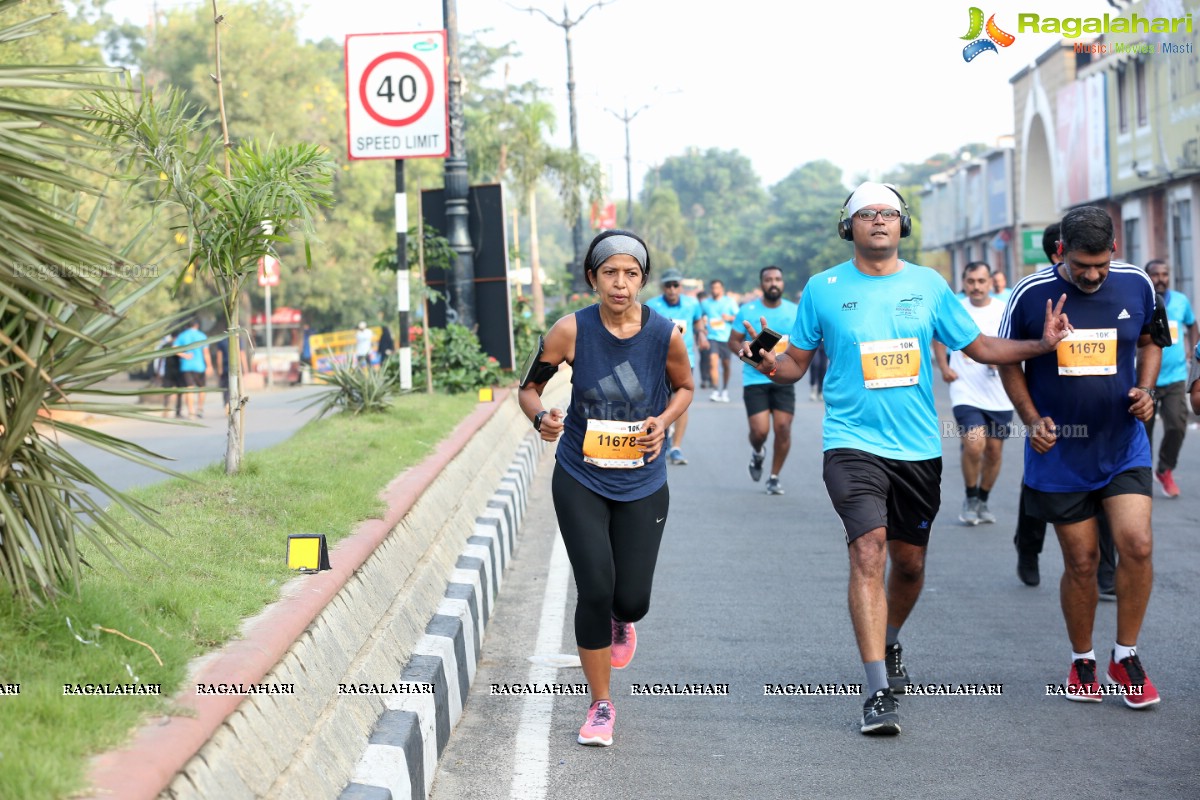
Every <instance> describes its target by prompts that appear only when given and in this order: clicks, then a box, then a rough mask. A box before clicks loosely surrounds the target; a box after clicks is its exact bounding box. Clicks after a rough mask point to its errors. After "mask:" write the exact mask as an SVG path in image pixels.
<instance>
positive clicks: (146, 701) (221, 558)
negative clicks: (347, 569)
mask: <svg viewBox="0 0 1200 800" xmlns="http://www.w3.org/2000/svg"><path fill="white" fill-rule="evenodd" d="M475 405H476V400H475V398H474V397H472V396H470V395H458V396H444V395H434V396H432V397H431V396H429V395H425V394H410V395H405V396H402V397H400V398H397V399H396V401H395V404H394V406H393V407H392V408H391V409H390V410H389V411H388V412H386V413H383V414H373V415H363V416H359V417H349V416H342V415H335V416H333V417H329V418H326V419H323V420H319V421H316V422H312V423H309V424H308V425H306V426H305V427H304V428H302V429H300V430H299V431H298V432H297V433H296V434H295V435H294V436H292V437H291V438H290V439H288V440H287V441H286V442H283V443H281V444H279V445H276V446H275V447H271V448H268V449H265V450H260V451H255V452H251V453H247V454H246V456H245V460H244V461H243V462H242V471H241V473H240V474H238V475H236V476H233V477H227V476H225V475H224V472H223V469H222V468H221V467H220V466H219V465H214V466H212V467H210V468H208V469H205V470H201V471H199V472H197V473H193V477H195V478H197V479H198V481H199V483H198V484H192V483H188V482H186V481H180V480H169V481H166V482H163V483H160V484H156V485H154V486H151V487H146V488H142V489H136V490H133V491H131V492H130V494H132V495H134V496H136V497H138V498H139V499H141V500H142V501H143V502H145V503H147V504H149V505H150V506H152V507H154V508H157V509H160V510H161V522H162V524H163V526H164V527H165V528H166V529H167V530H168V531H169V532H170V533H171V535H170V536H169V537H166V536H163V535H162V534H161V533H158V532H155V531H154V530H152V529H150V528H149V527H148V526H144V525H140V524H138V523H137V522H136V521H135V520H131V519H130V518H129V517H128V516H126V515H122V516H121V518H122V520H123V521H125V522H127V523H128V524H129V526H130V527H131V528H132V529H133V531H134V533H135V535H136V536H137V538H138V539H140V540H141V541H143V542H145V543H147V545H148V546H149V547H150V548H151V549H153V551H154V553H155V554H156V555H157V556H158V558H155V557H154V556H152V555H150V554H149V553H146V552H145V551H142V550H138V549H122V550H119V551H117V554H118V558H120V559H121V561H122V562H123V564H124V565H125V567H126V570H127V573H126V572H122V571H121V570H119V569H117V568H116V567H114V566H113V565H112V564H110V563H109V562H108V561H107V559H105V558H104V557H103V556H102V555H100V554H99V553H97V552H96V551H95V550H94V549H93V548H91V547H90V546H86V543H85V546H84V547H83V548H82V552H83V555H84V557H85V558H86V559H87V560H88V562H89V563H90V564H91V568H90V569H85V571H84V581H83V586H82V590H81V595H82V597H81V598H79V599H77V598H74V597H70V598H65V599H62V600H59V601H58V603H57V604H55V605H53V606H48V607H45V608H42V609H37V610H34V611H27V610H25V609H24V608H22V607H20V606H18V605H17V604H16V603H15V602H13V600H12V599H11V598H9V597H0V798H21V799H22V800H58V799H59V798H64V797H68V796H70V795H71V794H72V793H75V792H78V791H79V790H80V789H82V788H85V787H84V781H85V779H86V770H87V767H88V758H89V756H91V755H93V754H95V753H98V752H103V751H104V750H108V749H111V748H113V747H116V746H119V745H121V744H122V743H123V742H124V741H126V739H127V738H128V737H129V736H130V735H131V734H132V733H133V731H135V730H136V729H137V727H138V726H139V725H140V724H142V723H143V722H144V721H145V720H146V718H147V716H148V715H155V714H168V713H170V712H171V710H172V708H171V703H170V698H171V696H173V695H174V694H175V692H176V691H177V690H178V689H179V688H180V685H181V684H182V682H183V680H184V678H185V677H186V671H187V665H188V662H189V661H190V660H191V659H193V658H195V657H196V656H199V655H202V654H203V653H206V652H208V651H210V650H212V649H214V648H216V647H219V646H220V645H222V644H224V643H225V642H226V641H228V640H229V639H230V638H232V637H233V636H235V635H236V634H237V633H238V630H239V626H240V624H241V621H242V620H243V619H244V618H246V617H250V616H253V615H255V614H257V613H258V612H259V611H261V610H262V609H263V607H264V606H266V605H268V604H269V603H271V602H273V601H274V600H276V599H277V598H278V596H279V589H280V586H281V585H282V584H283V583H284V582H286V581H287V580H289V579H290V578H291V577H292V576H293V573H292V572H291V571H290V570H288V569H287V568H286V566H285V564H284V551H285V547H286V541H287V535H288V534H289V533H324V534H325V535H326V536H327V537H328V540H329V542H330V545H331V547H332V545H333V544H334V543H336V542H338V541H339V540H341V539H343V538H345V537H346V536H348V535H349V534H350V533H351V532H352V529H353V528H354V526H355V525H356V524H357V523H358V522H361V521H362V520H364V519H370V518H373V517H378V516H379V514H380V512H381V510H382V508H383V503H382V502H381V501H380V500H379V497H378V495H379V492H380V491H381V490H382V488H383V487H384V486H385V485H386V484H387V483H388V481H390V480H391V479H392V478H393V477H395V476H396V475H398V474H400V473H401V472H403V471H404V470H405V469H407V468H408V467H411V466H413V465H415V464H417V463H419V462H420V461H421V460H423V459H424V458H425V457H426V456H427V455H429V454H430V452H432V450H433V447H434V445H436V444H437V442H439V441H440V440H442V439H443V438H445V437H446V436H447V435H448V434H449V433H450V432H451V431H452V430H453V429H454V427H455V426H457V425H458V424H459V423H460V422H461V421H462V420H463V419H464V418H465V417H466V415H467V414H469V413H470V412H471V410H472V409H473V408H474V407H475ZM160 559H161V560H160ZM164 562H165V563H164ZM102 628H103V629H108V631H105V630H101V629H102ZM110 631H111V632H110ZM156 656H157V658H160V659H161V660H162V665H161V666H160V665H159V663H158V660H157V659H156ZM134 676H136V679H137V680H138V681H140V682H141V683H143V684H161V685H162V696H161V697H154V696H147V695H132V696H121V697H104V696H99V697H97V696H64V685H65V684H85V683H92V684H129V683H133V682H134V680H135V678H134ZM17 683H19V684H20V694H19V695H13V694H11V693H8V694H6V693H5V689H6V687H7V686H9V685H11V684H17ZM9 691H10V692H11V689H10V690H9Z"/></svg>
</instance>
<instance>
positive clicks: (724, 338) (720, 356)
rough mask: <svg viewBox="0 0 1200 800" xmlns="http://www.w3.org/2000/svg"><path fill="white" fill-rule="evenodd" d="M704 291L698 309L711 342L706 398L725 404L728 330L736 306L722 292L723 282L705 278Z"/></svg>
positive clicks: (727, 380) (726, 401)
mask: <svg viewBox="0 0 1200 800" xmlns="http://www.w3.org/2000/svg"><path fill="white" fill-rule="evenodd" d="M708 291H709V296H708V297H706V298H705V299H704V300H701V301H700V310H702V311H703V312H704V317H705V318H706V319H707V320H708V341H709V342H711V343H712V344H713V347H712V348H711V349H710V350H709V357H708V359H709V360H708V364H706V365H705V366H706V367H707V368H708V370H709V380H710V381H711V382H712V386H713V393H712V394H711V395H710V396H709V398H708V399H709V400H711V401H712V402H714V403H728V402H729V347H728V343H729V332H730V330H732V325H733V319H734V317H736V316H737V310H738V306H737V303H736V302H735V301H734V299H733V298H732V297H730V296H729V295H727V294H725V284H724V283H722V282H721V281H719V280H715V279H714V280H711V281H709V282H708ZM718 365H719V366H720V369H719V370H718Z"/></svg>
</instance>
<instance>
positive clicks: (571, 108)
mask: <svg viewBox="0 0 1200 800" xmlns="http://www.w3.org/2000/svg"><path fill="white" fill-rule="evenodd" d="M611 2H613V0H597V2H595V3H592V4H591V5H590V6H588V7H587V8H586V9H584V11H583V13H581V14H580V15H579V16H578V17H576V18H575V19H571V17H570V14H569V13H568V11H567V6H566V3H565V2H564V4H563V17H562V19H561V20H556V19H554V18H553V17H551V16H550V15H549V14H547V13H546V12H545V11H542V10H541V9H540V8H534V7H533V6H530V7H528V8H518V7H517V6H512V7H513V8H515V9H517V10H518V11H528V12H529V13H530V14H533V13H534V12H535V11H536V12H537V13H539V14H541V15H542V16H543V17H545V18H546V19H547V20H548V21H549V22H550V24H552V25H555V26H557V27H559V28H562V29H563V34H564V36H565V38H566V42H567V110H568V112H569V117H570V121H571V155H572V156H573V157H574V158H575V160H576V161H577V162H578V160H579V125H578V123H577V121H576V118H575V61H574V58H573V56H572V54H571V28H574V27H575V26H576V25H578V24H579V23H581V22H583V18H584V17H586V16H587V15H588V14H589V13H590V12H591V10H592V9H593V8H600V7H601V6H606V5H608V4H609V3H611ZM509 5H512V4H511V3H510V4H509ZM574 189H575V200H576V205H578V206H579V214H578V216H577V217H576V218H575V221H574V223H573V224H572V226H571V240H572V244H573V245H574V249H575V264H574V266H575V267H576V268H578V266H579V265H580V264H582V263H583V204H582V203H581V202H580V201H579V187H578V186H575V187H574ZM571 272H572V274H575V275H578V273H579V270H578V269H574V270H572V271H571Z"/></svg>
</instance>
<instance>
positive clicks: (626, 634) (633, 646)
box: [610, 619, 637, 669]
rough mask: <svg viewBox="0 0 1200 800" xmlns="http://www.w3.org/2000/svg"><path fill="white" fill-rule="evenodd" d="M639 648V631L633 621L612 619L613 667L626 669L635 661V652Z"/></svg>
mask: <svg viewBox="0 0 1200 800" xmlns="http://www.w3.org/2000/svg"><path fill="white" fill-rule="evenodd" d="M635 650H637V631H635V630H634V629H633V623H632V622H618V621H617V620H616V619H613V621H612V655H611V656H610V663H611V664H612V668H613V669H625V668H626V667H628V666H629V662H630V661H633V652H634V651H635Z"/></svg>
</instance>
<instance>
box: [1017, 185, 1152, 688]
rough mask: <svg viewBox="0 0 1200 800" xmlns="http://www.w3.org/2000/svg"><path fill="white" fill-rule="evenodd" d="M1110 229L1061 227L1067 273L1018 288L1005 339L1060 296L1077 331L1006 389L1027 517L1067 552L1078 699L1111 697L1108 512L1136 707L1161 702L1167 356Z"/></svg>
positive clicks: (1078, 223)
mask: <svg viewBox="0 0 1200 800" xmlns="http://www.w3.org/2000/svg"><path fill="white" fill-rule="evenodd" d="M1114 241H1115V240H1114V237H1113V223H1112V219H1111V218H1110V217H1109V216H1108V214H1107V213H1105V212H1104V211H1103V210H1101V209H1099V208H1094V207H1084V208H1076V209H1073V210H1071V211H1070V212H1068V213H1067V215H1066V216H1065V217H1063V219H1062V226H1061V231H1060V235H1059V254H1060V255H1061V256H1062V257H1063V263H1062V264H1060V265H1059V266H1058V267H1056V268H1055V269H1053V270H1047V271H1042V272H1037V273H1034V274H1033V275H1030V276H1028V277H1026V278H1025V279H1023V280H1022V281H1021V282H1020V283H1018V284H1017V286H1016V287H1015V288H1014V289H1013V296H1012V299H1011V300H1010V301H1009V304H1008V308H1007V309H1006V310H1005V313H1004V319H1003V320H1002V322H1001V324H1000V335H1001V336H1009V337H1011V338H1013V339H1019V338H1022V337H1025V336H1028V335H1029V334H1030V332H1031V331H1033V330H1035V329H1036V327H1037V316H1038V310H1039V309H1040V308H1041V307H1042V304H1043V303H1044V302H1048V300H1049V299H1050V298H1054V297H1059V296H1062V295H1063V294H1065V295H1066V297H1067V302H1066V305H1065V310H1066V311H1067V313H1068V314H1069V315H1070V318H1071V326H1072V328H1073V331H1072V332H1071V335H1070V336H1069V337H1067V338H1066V339H1064V340H1063V342H1062V343H1061V344H1060V345H1059V346H1058V348H1057V352H1056V353H1054V354H1046V355H1042V356H1038V357H1036V358H1030V359H1028V360H1026V362H1025V365H1024V370H1022V369H1021V367H1020V366H1017V365H1010V366H1006V367H1003V368H1002V369H1001V380H1003V381H1004V388H1005V389H1006V390H1007V391H1008V394H1009V397H1010V398H1011V399H1012V401H1013V406H1014V407H1015V408H1016V411H1017V414H1018V415H1020V417H1021V420H1022V421H1023V422H1024V423H1025V425H1026V426H1028V428H1029V431H1030V433H1029V438H1028V439H1027V440H1026V443H1025V485H1026V501H1025V504H1026V508H1027V510H1028V512H1029V513H1030V514H1032V515H1033V516H1034V517H1037V518H1038V519H1044V520H1046V521H1047V522H1050V523H1053V525H1054V529H1055V532H1056V533H1057V534H1058V541H1059V544H1060V545H1061V547H1062V551H1063V566H1064V573H1063V579H1062V586H1061V588H1060V592H1061V595H1062V609H1063V616H1064V617H1065V619H1066V624H1067V635H1068V637H1069V638H1070V640H1071V651H1072V652H1071V668H1070V671H1069V672H1068V676H1067V685H1066V695H1065V696H1066V697H1067V699H1068V700H1076V701H1083V702H1094V703H1098V702H1100V701H1101V700H1102V699H1103V697H1104V696H1103V693H1102V692H1101V690H1100V684H1099V681H1098V680H1097V675H1096V652H1095V650H1093V649H1092V632H1093V626H1094V623H1095V616H1096V601H1097V599H1098V595H1097V590H1096V565H1097V562H1098V560H1099V544H1098V534H1097V523H1096V516H1097V514H1098V513H1099V511H1100V509H1101V508H1103V510H1104V511H1105V512H1106V513H1107V516H1108V521H1109V525H1110V527H1111V529H1112V537H1113V544H1114V545H1116V549H1117V555H1118V559H1117V571H1116V595H1117V597H1116V601H1117V636H1116V642H1115V645H1114V647H1113V651H1112V658H1111V659H1110V661H1109V664H1108V671H1107V677H1108V682H1109V683H1114V684H1117V685H1118V686H1119V691H1121V693H1122V699H1124V701H1125V704H1126V705H1128V706H1130V707H1132V708H1143V707H1146V706H1149V705H1153V704H1154V703H1157V702H1158V700H1159V697H1158V690H1157V689H1155V687H1154V684H1153V683H1151V681H1150V679H1149V678H1148V677H1147V676H1146V673H1145V670H1144V669H1143V668H1142V664H1141V660H1140V659H1139V657H1138V654H1137V649H1136V646H1137V638H1138V633H1139V632H1140V631H1141V627H1142V619H1143V617H1144V616H1145V613H1146V604H1147V603H1148V602H1149V600H1150V587H1151V583H1152V581H1153V568H1152V565H1151V549H1152V535H1151V529H1150V508H1151V487H1152V483H1151V479H1150V444H1149V441H1148V440H1147V438H1146V429H1145V427H1144V426H1143V425H1141V424H1140V423H1139V422H1138V420H1142V421H1143V422H1144V421H1146V420H1148V419H1149V418H1150V416H1151V415H1152V414H1153V413H1154V383H1155V380H1156V378H1157V377H1158V369H1159V362H1160V360H1161V356H1162V351H1161V349H1160V348H1159V347H1158V345H1156V344H1154V343H1153V341H1152V340H1151V337H1150V322H1151V320H1152V318H1153V316H1154V287H1153V286H1151V284H1150V280H1149V278H1148V277H1147V276H1146V274H1145V273H1144V272H1143V271H1142V270H1140V269H1138V268H1137V267H1135V266H1132V265H1130V264H1122V263H1120V262H1114V261H1112V252H1113V245H1114Z"/></svg>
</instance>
